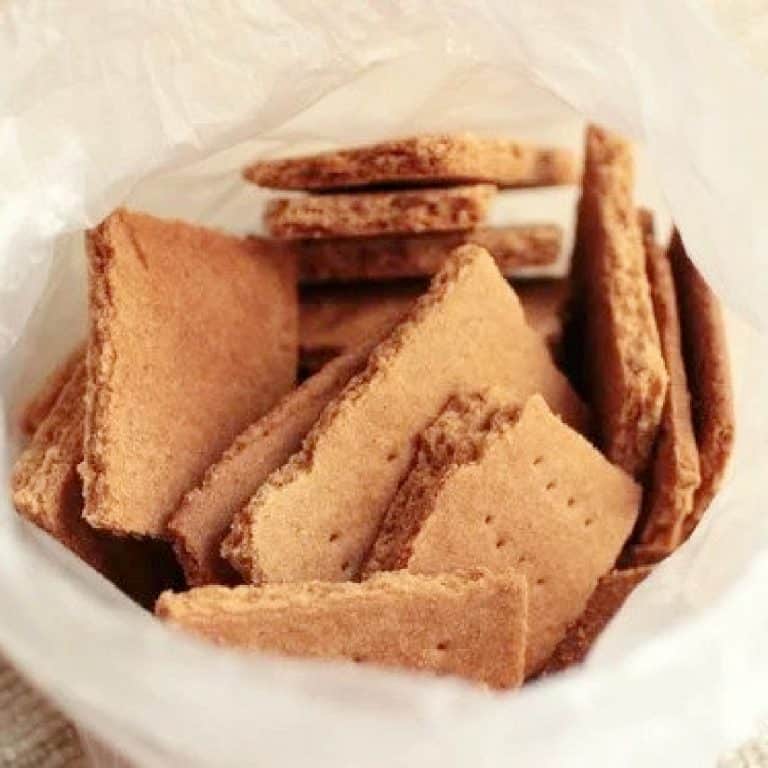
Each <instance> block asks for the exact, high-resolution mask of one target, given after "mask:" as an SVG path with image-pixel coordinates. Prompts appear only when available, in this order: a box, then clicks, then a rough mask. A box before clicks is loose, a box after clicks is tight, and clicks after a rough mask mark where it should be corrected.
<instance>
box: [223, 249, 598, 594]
mask: <svg viewBox="0 0 768 768" xmlns="http://www.w3.org/2000/svg"><path fill="white" fill-rule="evenodd" d="M490 385H500V386H507V387H509V388H511V389H512V390H514V391H515V392H516V393H517V394H518V395H519V397H520V398H521V399H524V398H525V397H527V396H528V395H530V394H532V393H534V392H541V393H542V394H543V395H544V396H545V397H546V398H547V401H548V402H549V403H550V404H551V405H552V407H553V409H554V410H555V411H557V412H559V413H560V414H562V416H563V418H564V419H565V420H566V421H568V422H569V423H571V424H573V425H575V426H576V427H577V428H581V429H584V428H585V425H586V422H587V412H586V409H585V407H584V405H583V404H582V403H581V401H580V400H579V399H578V397H577V396H576V395H575V394H574V392H573V390H572V389H571V387H570V385H569V384H568V381H567V380H566V379H565V377H564V376H563V375H562V374H561V373H560V372H559V371H558V370H557V369H556V368H555V366H554V364H553V363H552V360H551V358H550V356H549V353H548V351H547V349H546V347H545V345H544V343H543V342H542V341H541V339H540V338H539V337H538V335H537V334H536V333H535V332H534V331H533V330H531V329H530V328H529V327H528V326H527V325H526V324H525V320H524V317H523V311H522V307H521V305H520V302H519V300H518V299H517V297H516V296H515V293H514V291H513V290H512V289H511V287H510V286H509V285H508V284H507V283H506V281H505V280H504V278H503V277H502V275H501V273H500V272H499V270H498V268H497V267H496V265H495V264H494V262H493V260H492V259H491V257H490V256H489V255H488V253H487V252H486V251H484V250H482V249H481V248H477V247H475V246H463V247H462V248H459V249H458V250H456V251H455V252H454V253H453V254H452V255H451V257H450V258H449V259H448V261H447V262H446V264H445V266H444V267H443V268H442V270H441V271H440V272H439V273H438V274H437V275H436V277H435V278H434V280H433V281H432V284H431V287H430V289H429V291H428V292H427V293H426V294H425V295H424V296H423V297H422V298H421V299H419V301H418V302H417V303H416V305H415V307H414V308H413V309H412V310H411V311H410V312H409V313H408V314H407V315H406V317H405V318H404V319H403V321H402V322H401V323H400V324H399V325H398V326H396V327H395V329H394V330H393V331H392V332H391V334H390V335H389V336H388V337H387V338H386V339H385V340H384V341H383V342H382V343H381V344H379V345H378V347H377V348H376V349H375V350H374V352H373V354H372V355H371V357H370V358H369V360H368V364H367V366H366V368H365V370H364V371H363V372H362V373H361V374H359V375H358V376H355V377H353V379H352V380H351V381H350V382H349V384H348V385H347V387H346V388H345V389H344V391H343V392H342V393H341V394H340V395H339V396H338V397H337V398H336V399H335V400H333V401H332V402H331V403H330V404H329V405H328V407H327V408H326V410H325V411H324V413H323V415H322V416H321V417H320V419H319V421H318V422H317V424H316V425H315V427H314V428H313V429H312V431H311V432H310V433H309V435H308V436H307V439H306V440H305V442H304V446H303V448H302V450H301V451H300V452H299V453H297V454H295V455H294V456H293V457H292V458H291V460H290V461H289V462H288V463H287V464H286V465H285V466H284V467H283V468H281V469H280V470H278V471H277V472H276V473H275V474H273V475H272V476H271V477H270V478H269V479H268V480H267V482H266V483H264V485H262V487H261V488H260V489H259V491H258V492H257V493H256V495H255V496H254V497H253V499H251V501H250V503H249V504H248V506H247V507H246V508H245V510H243V512H242V513H240V514H238V515H236V516H235V520H234V523H233V526H232V531H231V532H230V534H229V536H228V537H227V538H226V539H225V540H224V544H223V549H222V551H223V553H224V555H225V556H226V557H227V558H228V559H229V560H230V562H232V564H233V565H234V566H235V567H236V568H237V569H238V570H239V571H240V573H242V574H243V576H244V577H245V578H246V580H247V581H253V582H255V583H258V582H261V581H265V582H274V581H300V580H312V579H319V580H326V581H340V580H346V579H349V578H352V577H353V576H354V575H355V574H356V573H357V571H358V568H359V566H360V563H361V561H362V559H363V557H364V555H365V554H366V552H367V551H368V549H369V548H370V546H371V544H372V543H373V540H374V538H375V536H376V532H377V529H378V527H379V523H380V521H381V518H382V516H383V514H384V512H385V511H386V508H387V506H388V504H389V501H390V499H391V498H392V496H393V495H394V493H395V491H396V490H397V486H398V483H399V482H400V478H401V477H402V475H403V474H404V473H405V471H406V470H407V468H408V466H409V465H410V462H411V458H412V455H413V448H414V445H413V441H414V439H415V437H416V436H417V435H418V434H419V433H420V432H421V431H422V430H423V429H424V427H426V426H427V425H428V424H429V423H430V422H431V421H432V420H433V419H434V417H435V415H436V414H437V413H438V412H439V410H440V409H441V408H442V407H443V405H444V404H445V402H446V401H447V400H448V399H449V398H450V397H451V396H453V395H455V394H458V393H461V392H464V391H474V390H477V389H478V388H480V387H485V386H490ZM363 469H364V471H363Z"/></svg>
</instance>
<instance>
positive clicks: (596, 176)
mask: <svg viewBox="0 0 768 768" xmlns="http://www.w3.org/2000/svg"><path fill="white" fill-rule="evenodd" d="M633 177H634V172H633V162H632V150H631V147H630V145H629V144H628V143H627V142H625V141H623V140H622V139H621V138H619V137H617V136H614V135H611V134H610V133H608V132H607V131H604V130H603V129H601V128H597V127H595V126H590V127H589V128H588V130H587V146H586V162H585V167H584V180H583V188H582V196H581V201H580V203H579V214H578V228H577V230H578V231H577V238H576V251H575V259H574V271H575V275H576V278H577V281H578V282H577V285H578V292H579V297H580V301H581V302H582V312H583V313H584V318H585V324H586V328H585V333H586V340H585V344H586V351H585V355H586V364H587V371H588V373H587V382H588V387H589V389H590V390H591V398H592V405H593V407H594V409H595V411H596V422H597V428H598V432H599V437H600V445H601V448H602V449H603V450H604V452H605V453H606V455H607V456H608V458H609V459H610V460H611V461H613V462H615V463H617V464H619V465H620V466H622V467H623V468H624V469H626V470H627V472H630V473H631V474H633V475H635V477H640V476H641V475H642V474H643V472H644V471H645V468H646V466H647V464H648V460H649V457H650V454H651V450H652V448H653V444H654V441H655V439H656V432H657V430H658V427H659V423H660V421H661V412H662V409H663V406H664V400H665V396H666V391H667V372H666V369H665V366H664V360H663V358H662V355H661V348H660V345H659V334H658V331H657V329H656V321H655V319H654V316H653V305H652V303H651V295H650V288H649V286H648V278H647V276H646V271H645V253H644V251H643V242H642V237H641V235H640V227H639V224H638V221H637V216H636V215H635V208H634V204H633V201H632V185H633Z"/></svg>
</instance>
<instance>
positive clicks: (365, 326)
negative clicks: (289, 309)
mask: <svg viewBox="0 0 768 768" xmlns="http://www.w3.org/2000/svg"><path fill="white" fill-rule="evenodd" d="M514 289H515V292H516V293H517V297H518V298H519V299H520V303H521V304H522V305H523V312H524V313H525V320H526V322H527V323H528V325H529V326H530V327H531V328H533V330H534V331H536V332H537V333H538V334H539V335H540V336H541V337H542V338H543V339H544V341H545V342H546V343H547V346H548V347H549V348H550V350H551V351H552V353H553V354H556V353H557V350H558V348H559V346H560V343H561V341H562V336H563V324H564V314H565V310H566V305H567V303H568V297H569V294H570V281H569V280H567V279H555V280H525V281H520V282H518V283H515V284H514ZM425 290H426V287H425V283H423V282H421V281H415V280H414V281H406V280H400V281H397V282H392V283H362V284H357V285H354V284H350V285H343V286H313V287H312V288H304V289H303V290H302V292H301V294H300V306H299V360H300V365H301V367H302V368H303V369H304V370H307V371H312V372H313V371H316V370H319V368H320V367H321V366H322V365H325V363H327V362H328V360H330V359H332V358H333V357H335V356H336V355H338V354H341V353H343V352H346V351H349V350H351V349H354V348H355V347H357V346H359V345H360V344H362V343H363V342H365V341H367V340H368V339H371V338H372V337H373V336H374V335H376V334H378V333H380V332H381V329H383V328H391V327H392V326H393V325H394V324H395V323H396V322H397V321H399V320H400V319H401V318H402V317H403V316H404V315H405V313H406V312H407V311H408V310H409V309H410V308H411V307H412V306H413V305H414V304H415V302H416V299H417V298H418V297H419V296H420V295H421V294H422V293H424V291H425Z"/></svg>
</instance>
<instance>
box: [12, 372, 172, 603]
mask: <svg viewBox="0 0 768 768" xmlns="http://www.w3.org/2000/svg"><path fill="white" fill-rule="evenodd" d="M85 385H86V365H85V361H84V360H82V359H81V360H80V361H79V362H78V363H77V364H76V365H75V367H74V370H73V371H72V373H71V374H70V377H69V379H68V381H67V382H66V383H65V384H64V386H63V387H62V388H61V392H60V393H59V397H58V398H57V399H56V402H55V403H54V404H53V406H52V407H51V408H50V410H49V411H48V415H47V416H46V417H45V418H44V419H43V422H42V423H41V424H40V426H39V427H38V429H37V430H36V431H35V434H34V436H33V437H32V441H31V443H30V444H29V446H28V447H27V448H26V450H25V451H23V453H22V454H21V456H20V457H19V459H18V460H17V462H16V464H15V466H14V469H13V475H12V479H11V485H12V489H13V502H14V504H15V506H16V509H17V510H18V512H19V514H21V515H22V516H23V517H25V518H27V519H28V520H30V521H31V522H32V523H34V524H35V525H37V526H38V527H39V528H42V530H44V531H46V533H49V534H50V535H51V536H53V537H54V538H55V539H57V540H58V541H60V542H61V543H62V544H63V545H64V546H65V547H67V548H68V549H70V550H71V551H72V552H74V554H76V555H77V556H78V557H80V558H81V559H82V560H84V561H85V562H86V563H88V565H90V566H91V567H93V568H95V569H96V570H97V571H99V572H100V573H101V574H102V575H103V576H105V577H106V578H107V579H109V580H110V581H112V582H113V583H114V584H115V585H116V586H117V587H118V588H119V589H122V590H123V591H124V592H125V593H126V594H128V596H129V597H131V598H133V599H134V600H136V601H137V602H138V603H140V604H141V605H144V606H146V607H150V606H151V605H152V604H153V603H154V601H155V599H156V598H157V596H158V594H160V592H161V591H163V590H164V589H168V588H170V587H173V586H175V585H177V584H178V583H179V578H178V571H177V568H176V567H175V564H174V562H173V555H172V554H171V553H170V551H169V550H168V548H167V546H166V545H165V544H162V543H161V542H149V541H147V542H145V541H135V540H132V539H118V538H114V537H112V536H110V535H109V534H108V533H106V532H103V531H96V530H94V529H93V528H91V526H90V525H88V524H87V523H86V522H85V521H84V520H83V517H82V513H83V494H82V484H81V482H80V476H79V475H78V473H77V465H78V464H79V463H80V462H81V461H82V458H83V419H84V417H85Z"/></svg>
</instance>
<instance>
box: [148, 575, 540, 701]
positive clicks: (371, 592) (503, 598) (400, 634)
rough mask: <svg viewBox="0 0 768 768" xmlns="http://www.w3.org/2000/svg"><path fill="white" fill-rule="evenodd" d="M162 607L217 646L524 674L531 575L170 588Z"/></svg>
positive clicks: (493, 680)
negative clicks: (176, 590) (527, 577)
mask: <svg viewBox="0 0 768 768" xmlns="http://www.w3.org/2000/svg"><path fill="white" fill-rule="evenodd" d="M156 612H157V615H158V616H160V617H161V618H163V619H165V620H166V621H169V622H171V623H173V624H175V625H176V626H179V627H181V628H182V629H185V630H188V631H191V632H193V633H195V634H196V635H199V636H201V637H203V638H206V639H208V640H211V641H213V642H215V643H218V644H220V645H227V646H233V647H236V648H242V649H247V650H258V651H270V652H275V653H280V654H286V655H290V656H304V657H315V658H324V659H348V660H351V661H355V662H370V663H374V664H381V665H386V666H396V667H407V668H410V669H416V670H424V671H429V672H433V673H437V674H441V675H442V674H450V675H460V676H462V677H466V678H469V679H470V680H474V681H476V682H479V683H484V684H486V685H489V686H492V687H494V688H510V687H514V686H518V685H520V683H521V682H522V671H523V658H524V655H525V631H526V584H525V579H524V578H523V577H521V576H519V575H517V574H512V573H509V574H496V575H494V574H488V573H484V572H481V571H473V572H470V573H467V574H456V575H441V576H436V577H431V578H430V577H425V576H412V575H409V574H384V575H382V576H380V577H379V578H376V579H372V580H371V581H368V582H366V583H364V584H355V583H350V582H347V583H335V584H333V583H324V582H309V583H307V582H305V583H301V584H272V585H266V586H264V587H244V586H243V587H234V588H230V589H228V588H226V587H201V588H199V589H193V590H192V591H190V592H183V593H181V594H172V593H165V594H164V595H162V596H161V597H160V599H159V600H158V603H157V609H156Z"/></svg>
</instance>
